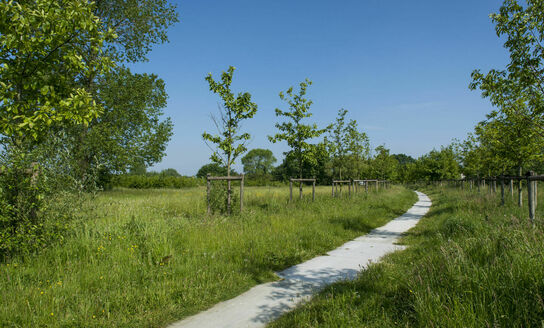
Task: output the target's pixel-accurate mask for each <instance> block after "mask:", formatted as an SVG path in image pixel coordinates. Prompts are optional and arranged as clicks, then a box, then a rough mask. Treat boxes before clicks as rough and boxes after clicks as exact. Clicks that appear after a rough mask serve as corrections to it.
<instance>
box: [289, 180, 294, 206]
mask: <svg viewBox="0 0 544 328" xmlns="http://www.w3.org/2000/svg"><path fill="white" fill-rule="evenodd" d="M292 201H293V179H292V178H289V203H291V202H292Z"/></svg>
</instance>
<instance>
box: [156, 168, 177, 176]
mask: <svg viewBox="0 0 544 328" xmlns="http://www.w3.org/2000/svg"><path fill="white" fill-rule="evenodd" d="M160 174H161V175H162V176H165V177H180V176H181V174H179V173H178V171H176V169H172V168H169V169H164V170H162V171H161V173H160Z"/></svg>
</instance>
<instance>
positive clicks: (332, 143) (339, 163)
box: [327, 108, 370, 180]
mask: <svg viewBox="0 0 544 328" xmlns="http://www.w3.org/2000/svg"><path fill="white" fill-rule="evenodd" d="M347 113H348V111H347V110H346V109H343V108H342V109H340V110H339V111H338V117H337V118H336V122H335V123H333V124H332V125H331V129H330V130H329V136H330V140H327V144H328V146H329V153H330V154H331V156H332V164H333V168H332V169H333V175H335V176H338V178H339V179H340V180H342V173H343V172H344V173H347V176H348V177H357V176H358V175H359V174H360V173H361V172H360V171H361V170H360V166H361V164H362V161H363V160H364V159H366V158H367V157H368V155H369V153H370V144H369V140H368V137H367V135H366V133H364V132H359V130H358V127H357V121H355V120H350V121H349V123H347V124H346V122H345V117H346V114H347Z"/></svg>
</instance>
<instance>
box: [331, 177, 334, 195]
mask: <svg viewBox="0 0 544 328" xmlns="http://www.w3.org/2000/svg"><path fill="white" fill-rule="evenodd" d="M331 189H332V191H331V194H332V197H334V181H333V182H332V188H331Z"/></svg>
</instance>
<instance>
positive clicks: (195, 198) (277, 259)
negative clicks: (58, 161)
mask: <svg viewBox="0 0 544 328" xmlns="http://www.w3.org/2000/svg"><path fill="white" fill-rule="evenodd" d="M329 192H330V189H329V188H325V187H322V188H318V192H317V200H316V202H315V203H312V202H309V201H307V199H308V198H309V197H308V196H309V195H306V198H305V199H306V200H302V201H298V202H296V203H295V204H292V205H287V195H288V189H287V188H248V189H247V191H246V196H245V199H246V202H245V203H246V209H247V210H246V211H245V212H244V214H243V215H237V216H233V217H229V218H227V217H222V216H212V217H206V216H205V215H203V213H205V203H204V197H203V196H204V194H205V190H204V189H202V188H194V189H187V190H115V191H111V192H105V193H102V194H100V195H99V196H98V197H97V198H96V199H94V200H92V201H89V203H88V204H87V208H86V209H85V210H84V211H82V213H81V219H80V220H78V221H77V222H74V223H73V224H72V227H71V231H72V233H71V235H70V236H69V237H67V238H66V239H65V240H63V241H59V245H57V246H56V247H52V248H51V249H47V250H44V251H43V252H42V253H41V254H39V255H37V256H32V257H26V258H24V257H20V258H14V259H13V260H12V261H10V263H4V264H1V265H0V290H1V291H2V292H1V294H2V298H1V303H0V326H2V327H4V326H5V327H38V326H70V327H157V326H163V325H165V324H166V323H168V322H172V321H175V320H178V319H180V318H182V317H185V316H187V315H190V314H194V313H196V312H198V311H200V310H203V309H205V308H208V307H210V306H211V305H213V304H215V303H217V302H219V301H221V300H225V299H228V298H231V297H233V296H235V295H237V294H240V293H241V292H243V291H245V290H247V289H248V288H250V287H251V286H253V285H255V284H258V283H260V282H264V281H270V280H273V279H275V276H274V274H273V272H274V271H276V270H281V269H283V268H286V267H288V266H291V265H293V264H296V263H299V262H301V261H304V260H306V259H309V258H311V257H314V256H316V255H319V254H322V253H324V252H326V251H328V250H330V249H331V248H334V247H336V246H338V245H339V244H341V243H342V242H344V241H346V240H348V239H351V238H354V237H356V236H358V235H361V234H364V233H366V232H368V231H369V230H370V229H372V228H374V227H377V226H380V225H383V224H384V223H385V222H387V221H388V220H390V219H392V218H394V217H396V216H398V215H400V214H402V213H403V212H404V211H406V209H407V208H409V207H410V206H411V205H412V204H413V203H414V202H415V200H416V196H415V194H414V193H413V192H411V191H409V190H406V189H403V188H400V187H394V188H392V189H389V190H384V191H380V192H379V193H369V194H368V195H365V194H364V193H361V194H358V195H356V196H353V197H351V198H347V197H343V198H337V199H331V197H330V195H329Z"/></svg>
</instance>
